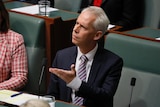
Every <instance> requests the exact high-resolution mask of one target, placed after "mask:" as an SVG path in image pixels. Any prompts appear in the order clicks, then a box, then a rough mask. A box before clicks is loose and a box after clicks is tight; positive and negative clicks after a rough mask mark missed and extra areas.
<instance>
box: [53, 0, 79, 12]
mask: <svg viewBox="0 0 160 107" xmlns="http://www.w3.org/2000/svg"><path fill="white" fill-rule="evenodd" d="M81 1H82V0H54V7H55V8H58V9H62V10H68V11H72V12H78V10H79V9H80V5H81Z"/></svg>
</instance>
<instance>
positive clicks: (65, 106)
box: [0, 101, 81, 107]
mask: <svg viewBox="0 0 160 107" xmlns="http://www.w3.org/2000/svg"><path fill="white" fill-rule="evenodd" d="M0 107H18V106H14V105H7V104H4V105H0ZM54 107H81V106H77V105H73V104H70V103H67V102H63V101H56V102H55V106H54Z"/></svg>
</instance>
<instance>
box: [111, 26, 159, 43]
mask: <svg viewBox="0 0 160 107" xmlns="http://www.w3.org/2000/svg"><path fill="white" fill-rule="evenodd" d="M112 32H113V33H118V34H122V35H126V36H132V37H136V38H141V39H146V40H150V41H155V42H160V40H157V39H156V38H159V37H160V29H153V28H149V27H142V28H137V29H133V30H128V31H123V32H119V31H112Z"/></svg>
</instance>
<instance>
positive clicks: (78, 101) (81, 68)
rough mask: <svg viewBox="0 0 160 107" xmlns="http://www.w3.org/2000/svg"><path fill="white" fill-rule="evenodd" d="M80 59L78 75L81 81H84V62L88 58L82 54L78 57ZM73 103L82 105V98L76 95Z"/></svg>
mask: <svg viewBox="0 0 160 107" xmlns="http://www.w3.org/2000/svg"><path fill="white" fill-rule="evenodd" d="M80 60H81V62H80V64H79V68H78V76H79V78H80V79H81V80H82V81H85V80H86V63H87V61H88V58H87V57H86V56H85V55H82V56H81V57H80ZM73 104H76V105H82V104H83V98H82V97H78V96H76V97H75V99H74V101H73Z"/></svg>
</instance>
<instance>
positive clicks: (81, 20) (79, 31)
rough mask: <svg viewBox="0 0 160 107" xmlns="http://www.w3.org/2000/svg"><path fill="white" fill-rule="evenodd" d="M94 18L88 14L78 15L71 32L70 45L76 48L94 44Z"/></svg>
mask: <svg viewBox="0 0 160 107" xmlns="http://www.w3.org/2000/svg"><path fill="white" fill-rule="evenodd" d="M95 19H96V17H95V16H94V15H93V14H90V13H89V12H87V11H86V12H83V13H81V14H80V15H79V17H78V19H77V21H76V24H75V26H74V28H73V32H72V43H74V44H75V45H77V46H82V47H83V46H88V45H89V44H91V43H92V42H95V40H94V36H95V34H96V30H95V28H94V27H93V22H94V21H95Z"/></svg>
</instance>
